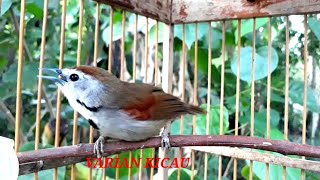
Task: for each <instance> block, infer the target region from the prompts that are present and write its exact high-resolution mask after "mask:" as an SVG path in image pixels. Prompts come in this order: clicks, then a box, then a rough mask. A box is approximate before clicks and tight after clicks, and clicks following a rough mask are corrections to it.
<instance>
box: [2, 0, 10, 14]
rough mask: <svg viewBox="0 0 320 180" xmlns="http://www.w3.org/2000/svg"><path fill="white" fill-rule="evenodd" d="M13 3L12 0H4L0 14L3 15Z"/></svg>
mask: <svg viewBox="0 0 320 180" xmlns="http://www.w3.org/2000/svg"><path fill="white" fill-rule="evenodd" d="M11 5H12V0H2V4H1V6H0V7H1V13H0V16H2V15H3V14H4V13H6V12H7V11H8V10H9V8H10V7H11Z"/></svg>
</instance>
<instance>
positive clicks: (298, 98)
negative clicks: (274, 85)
mask: <svg viewBox="0 0 320 180" xmlns="http://www.w3.org/2000/svg"><path fill="white" fill-rule="evenodd" d="M303 88H304V82H302V81H292V82H290V86H289V97H290V100H291V101H292V103H293V104H294V103H297V104H300V105H301V106H303V98H302V97H303V94H304V90H303ZM307 94H308V95H307V109H308V110H309V111H312V112H316V113H319V112H320V111H319V109H320V106H319V103H318V100H317V98H316V96H315V93H314V91H313V90H312V89H311V88H310V87H308V88H307Z"/></svg>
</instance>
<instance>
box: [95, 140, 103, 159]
mask: <svg viewBox="0 0 320 180" xmlns="http://www.w3.org/2000/svg"><path fill="white" fill-rule="evenodd" d="M104 142H105V137H104V136H100V137H99V138H98V139H97V141H96V142H95V143H94V146H93V153H94V154H96V155H97V157H98V158H101V155H102V154H103V153H104V151H103V148H104Z"/></svg>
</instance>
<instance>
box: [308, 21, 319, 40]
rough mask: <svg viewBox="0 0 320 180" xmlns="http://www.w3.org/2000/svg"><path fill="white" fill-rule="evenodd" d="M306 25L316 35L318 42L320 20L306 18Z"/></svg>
mask: <svg viewBox="0 0 320 180" xmlns="http://www.w3.org/2000/svg"><path fill="white" fill-rule="evenodd" d="M308 25H309V27H310V29H311V31H312V32H313V33H314V34H315V35H316V37H317V39H318V41H320V20H318V19H316V18H314V17H309V18H308Z"/></svg>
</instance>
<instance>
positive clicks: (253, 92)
mask: <svg viewBox="0 0 320 180" xmlns="http://www.w3.org/2000/svg"><path fill="white" fill-rule="evenodd" d="M256 26H257V25H256V18H253V30H252V65H251V69H252V71H251V73H252V74H251V118H250V119H251V120H250V136H252V137H254V95H255V83H254V80H255V73H256V72H255V60H256ZM249 179H250V180H252V179H253V161H250V174H249Z"/></svg>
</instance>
